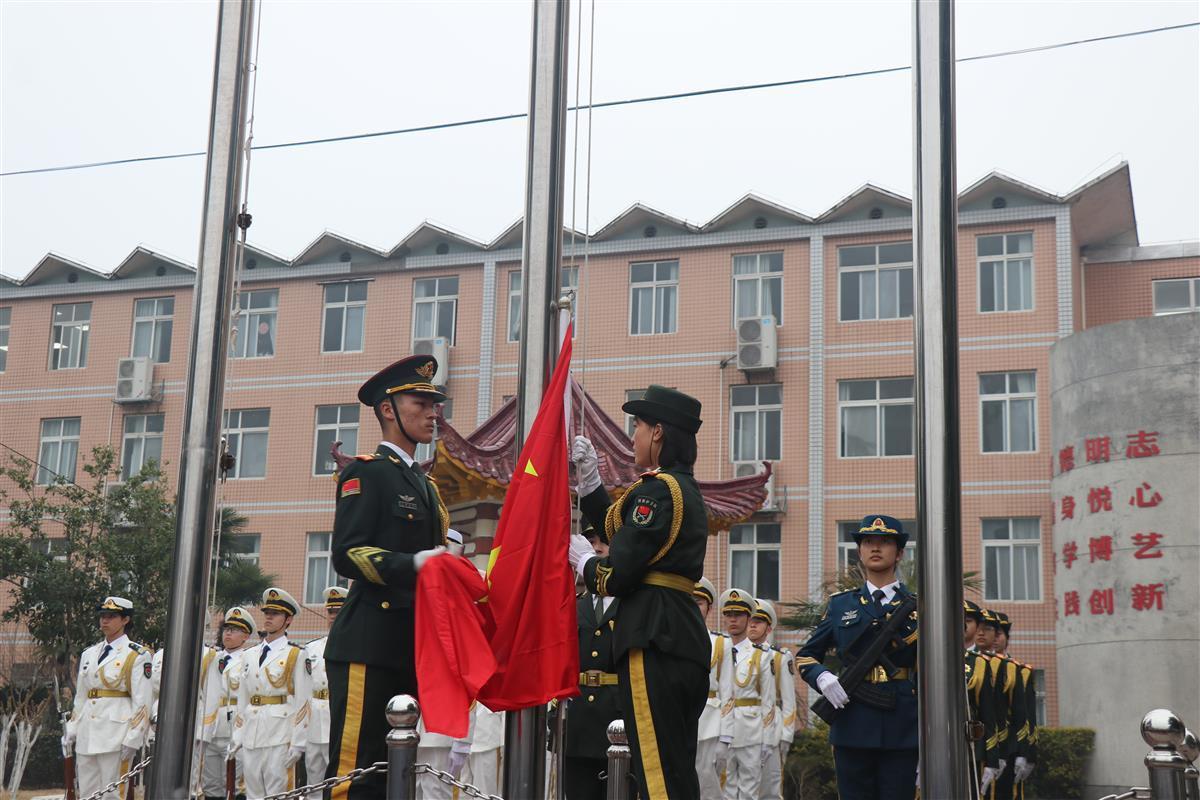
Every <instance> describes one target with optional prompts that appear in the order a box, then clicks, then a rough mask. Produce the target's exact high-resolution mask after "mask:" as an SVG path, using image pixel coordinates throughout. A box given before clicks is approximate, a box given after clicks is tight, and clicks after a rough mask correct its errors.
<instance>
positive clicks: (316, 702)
mask: <svg viewBox="0 0 1200 800" xmlns="http://www.w3.org/2000/svg"><path fill="white" fill-rule="evenodd" d="M327 641H329V637H328V636H322V637H321V638H320V639H313V640H312V641H311V642H309V643H308V644H306V645H304V652H303V653H301V654H300V656H301V658H302V659H303V660H304V665H303V666H304V676H303V678H302V679H301V680H299V681H297V684H298V685H299V684H303V689H300V690H298V691H301V692H302V694H301V696H300V700H301V701H307V702H308V742H309V743H310V744H329V679H328V678H327V677H325V643H326V642H327Z"/></svg>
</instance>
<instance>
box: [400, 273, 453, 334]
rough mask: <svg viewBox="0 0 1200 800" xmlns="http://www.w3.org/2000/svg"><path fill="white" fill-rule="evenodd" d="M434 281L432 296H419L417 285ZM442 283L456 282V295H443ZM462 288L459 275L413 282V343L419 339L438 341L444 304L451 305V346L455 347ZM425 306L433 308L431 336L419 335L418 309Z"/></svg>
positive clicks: (418, 279) (439, 276)
mask: <svg viewBox="0 0 1200 800" xmlns="http://www.w3.org/2000/svg"><path fill="white" fill-rule="evenodd" d="M430 281H433V291H434V293H433V294H432V295H429V296H428V297H418V296H417V285H418V284H421V283H428V282H430ZM442 281H454V293H453V294H451V293H449V292H447V293H446V294H442ZM460 288H461V284H460V282H459V276H458V275H437V276H432V277H429V278H416V279H414V280H413V315H412V320H413V321H412V338H413V341H416V340H418V339H436V338H438V337H439V336H440V335H441V334H439V333H438V329H439V328H440V327H441V325H440V324H439V323H440V322H441V319H442V304H443V303H450V316H451V320H450V337H449V338H450V346H451V347H453V346H454V344H455V340H456V339H457V337H458V293H459V289H460ZM423 305H431V306H433V332H432V333H431V334H430V335H429V336H419V335H417V309H418V308H419V307H420V306H423Z"/></svg>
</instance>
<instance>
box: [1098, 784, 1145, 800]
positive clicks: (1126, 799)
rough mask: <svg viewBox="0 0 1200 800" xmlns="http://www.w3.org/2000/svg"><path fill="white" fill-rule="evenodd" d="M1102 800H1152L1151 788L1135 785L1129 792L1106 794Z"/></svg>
mask: <svg viewBox="0 0 1200 800" xmlns="http://www.w3.org/2000/svg"><path fill="white" fill-rule="evenodd" d="M1100 800H1150V790H1149V789H1146V788H1139V787H1136V786H1135V787H1134V788H1132V789H1130V790H1129V791H1128V792H1122V793H1121V794H1110V795H1105V796H1104V797H1101V798H1100Z"/></svg>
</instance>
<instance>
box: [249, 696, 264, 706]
mask: <svg viewBox="0 0 1200 800" xmlns="http://www.w3.org/2000/svg"><path fill="white" fill-rule="evenodd" d="M250 705H252V706H261V705H262V698H261V697H259V696H258V695H252V696H251V697H250Z"/></svg>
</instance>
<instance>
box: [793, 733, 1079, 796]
mask: <svg viewBox="0 0 1200 800" xmlns="http://www.w3.org/2000/svg"><path fill="white" fill-rule="evenodd" d="M1095 739H1096V733H1095V731H1093V730H1091V729H1089V728H1040V729H1039V730H1038V765H1037V768H1036V769H1035V770H1034V773H1033V777H1032V778H1031V779H1030V780H1029V782H1028V783H1027V784H1026V786H1025V797H1026V798H1027V800H1077V798H1079V797H1081V796H1082V795H1081V787H1082V784H1083V767H1084V763H1085V762H1086V761H1087V759H1088V757H1089V756H1090V755H1091V753H1092V748H1093V747H1094V745H1095ZM784 797H785V798H787V800H837V780H836V778H835V774H834V769H833V748H832V747H830V745H829V727H828V726H827V725H826V724H825V723H823V722H820V721H818V722H817V724H816V726H814V727H812V728H807V729H805V730H802V731H797V732H796V740H795V741H794V742H792V749H791V751H790V752H789V753H788V757H787V763H786V765H785V767H784Z"/></svg>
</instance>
